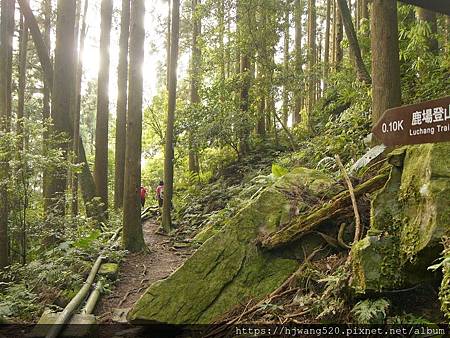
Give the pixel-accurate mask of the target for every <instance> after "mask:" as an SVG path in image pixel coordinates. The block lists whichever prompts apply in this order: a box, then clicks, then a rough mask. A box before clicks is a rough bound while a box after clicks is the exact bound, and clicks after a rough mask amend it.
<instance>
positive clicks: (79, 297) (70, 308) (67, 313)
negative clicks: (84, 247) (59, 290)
mask: <svg viewBox="0 0 450 338" xmlns="http://www.w3.org/2000/svg"><path fill="white" fill-rule="evenodd" d="M103 258H104V257H103V256H102V255H100V256H98V258H97V260H96V261H95V263H94V266H93V267H92V269H91V272H90V273H89V276H88V278H87V279H86V281H85V282H84V285H83V287H82V288H81V290H80V291H78V293H77V294H76V295H75V297H73V298H72V300H71V301H70V303H69V304H67V306H66V307H65V308H64V310H63V311H62V312H61V314H60V315H59V316H58V318H57V319H56V321H55V323H54V324H53V325H52V327H51V328H50V331H49V332H48V333H47V335H46V336H45V338H56V337H58V335H59V333H60V332H61V330H62V328H63V326H64V324H67V322H68V321H69V320H70V318H71V317H72V315H73V313H74V312H75V311H76V310H77V309H78V307H79V306H80V304H81V302H82V301H83V299H84V298H86V295H87V294H88V292H89V289H90V288H91V285H92V283H93V282H94V279H95V276H96V275H97V272H98V269H99V268H100V265H101V264H102V261H103Z"/></svg>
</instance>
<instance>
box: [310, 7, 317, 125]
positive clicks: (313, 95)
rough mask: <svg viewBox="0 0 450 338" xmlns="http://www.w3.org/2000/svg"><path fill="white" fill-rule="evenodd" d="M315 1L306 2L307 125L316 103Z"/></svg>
mask: <svg viewBox="0 0 450 338" xmlns="http://www.w3.org/2000/svg"><path fill="white" fill-rule="evenodd" d="M315 65H316V0H308V72H309V83H308V93H309V94H308V117H309V118H308V125H309V127H311V123H310V122H311V121H310V120H311V119H310V117H311V113H312V111H313V108H314V104H315V102H316V82H317V80H316V75H315Z"/></svg>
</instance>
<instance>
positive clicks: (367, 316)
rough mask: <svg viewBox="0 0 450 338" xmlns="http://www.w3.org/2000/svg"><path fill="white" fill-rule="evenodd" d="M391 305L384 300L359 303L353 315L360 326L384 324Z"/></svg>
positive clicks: (353, 310)
mask: <svg viewBox="0 0 450 338" xmlns="http://www.w3.org/2000/svg"><path fill="white" fill-rule="evenodd" d="M389 306H390V303H389V301H387V300H386V299H384V298H379V299H375V300H372V299H366V300H362V301H359V302H358V303H356V305H355V306H354V307H353V309H352V314H353V315H354V318H355V319H356V322H357V323H358V324H383V323H384V321H385V319H386V317H387V311H388V309H389Z"/></svg>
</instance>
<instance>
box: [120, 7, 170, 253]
mask: <svg viewBox="0 0 450 338" xmlns="http://www.w3.org/2000/svg"><path fill="white" fill-rule="evenodd" d="M175 1H177V0H175ZM144 17H145V1H144V0H133V1H132V3H131V17H130V20H131V27H130V62H129V73H128V74H129V81H128V117H127V128H126V133H127V140H126V152H125V182H124V184H125V185H124V198H123V236H122V240H123V244H124V247H125V249H127V250H130V251H133V252H136V251H140V250H142V249H144V248H145V243H144V235H143V233H142V225H141V203H140V198H139V193H140V189H139V187H140V184H141V151H142V149H141V148H142V93H143V74H142V65H143V62H144V40H145V28H144Z"/></svg>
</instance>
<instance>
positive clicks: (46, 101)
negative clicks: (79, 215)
mask: <svg viewBox="0 0 450 338" xmlns="http://www.w3.org/2000/svg"><path fill="white" fill-rule="evenodd" d="M21 1H23V0H19V4H20V9H21V12H22V13H23V15H24V17H25V21H26V22H27V23H28V26H29V27H30V33H31V34H32V36H33V40H34V44H35V46H36V49H37V50H38V55H43V54H46V55H48V56H49V57H48V60H47V58H46V59H45V60H46V61H48V64H46V65H45V66H44V64H45V62H43V59H42V58H41V59H40V61H41V66H42V68H43V74H42V78H43V82H44V86H43V89H42V91H43V98H42V120H43V121H44V124H45V122H46V121H48V120H49V118H50V93H51V90H52V85H53V64H52V62H51V60H50V34H51V29H52V27H51V16H52V1H51V0H44V1H43V2H42V12H43V13H44V35H43V36H41V32H40V31H39V27H38V26H37V22H36V20H33V19H34V16H33V13H32V12H31V9H29V6H28V3H26V2H25V3H24V5H22V3H21ZM28 9H29V13H28V16H27V15H26V13H27V12H28ZM33 22H34V24H33ZM33 32H34V33H33ZM36 36H39V37H40V38H41V39H36ZM36 41H39V42H38V43H36ZM40 45H41V46H40ZM38 46H40V47H38ZM39 50H40V52H39ZM42 138H43V150H44V153H45V152H46V149H47V140H48V138H49V132H48V129H47V128H44V131H43V135H42ZM48 183H49V172H48V170H47V168H45V169H44V172H43V173H42V195H43V197H44V200H46V199H48V198H49V194H48ZM44 205H45V204H44Z"/></svg>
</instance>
